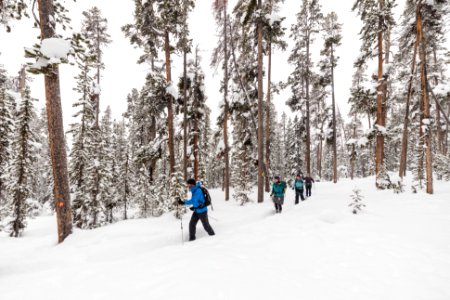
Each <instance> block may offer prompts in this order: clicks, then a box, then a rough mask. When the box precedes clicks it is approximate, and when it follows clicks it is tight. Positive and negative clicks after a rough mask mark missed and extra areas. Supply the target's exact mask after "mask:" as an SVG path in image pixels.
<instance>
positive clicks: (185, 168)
mask: <svg viewBox="0 0 450 300" xmlns="http://www.w3.org/2000/svg"><path fill="white" fill-rule="evenodd" d="M187 148H188V135H187V53H186V49H185V50H184V51H183V174H184V179H185V180H187V179H188V173H187V166H188V157H187Z"/></svg>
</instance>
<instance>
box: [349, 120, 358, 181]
mask: <svg viewBox="0 0 450 300" xmlns="http://www.w3.org/2000/svg"><path fill="white" fill-rule="evenodd" d="M356 116H357V114H356V112H355V113H354V115H353V128H352V129H353V130H352V139H353V144H352V153H351V154H350V178H351V180H353V178H354V177H355V164H356V146H355V142H354V141H355V140H356Z"/></svg>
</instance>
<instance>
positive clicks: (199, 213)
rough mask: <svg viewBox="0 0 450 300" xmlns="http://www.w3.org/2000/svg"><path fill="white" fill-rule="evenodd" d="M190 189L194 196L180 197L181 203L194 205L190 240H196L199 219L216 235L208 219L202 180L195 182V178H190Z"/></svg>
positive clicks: (208, 231) (179, 202)
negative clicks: (188, 197) (189, 197)
mask: <svg viewBox="0 0 450 300" xmlns="http://www.w3.org/2000/svg"><path fill="white" fill-rule="evenodd" d="M187 184H188V187H189V190H190V191H191V193H192V197H191V199H189V200H185V201H183V200H181V199H178V204H181V205H192V208H191V209H193V211H194V212H193V213H192V217H191V221H190V222H189V241H194V240H195V231H196V227H197V223H198V220H200V221H202V225H203V228H205V230H206V232H207V233H208V234H209V235H214V234H215V233H214V230H213V229H212V227H211V225H210V224H209V221H208V207H206V206H204V205H203V204H204V203H205V197H204V196H203V191H202V188H201V186H200V182H197V183H196V182H195V180H194V179H192V178H191V179H189V180H188V181H187Z"/></svg>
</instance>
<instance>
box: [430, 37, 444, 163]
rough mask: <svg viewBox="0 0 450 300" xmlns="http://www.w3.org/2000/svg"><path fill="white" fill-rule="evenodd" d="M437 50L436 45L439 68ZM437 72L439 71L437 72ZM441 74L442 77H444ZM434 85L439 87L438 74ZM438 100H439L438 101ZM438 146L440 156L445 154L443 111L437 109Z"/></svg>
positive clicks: (434, 50) (434, 47)
mask: <svg viewBox="0 0 450 300" xmlns="http://www.w3.org/2000/svg"><path fill="white" fill-rule="evenodd" d="M436 52H437V50H436V45H434V46H433V59H434V65H435V66H437V64H438V60H437V53H436ZM436 72H437V71H436ZM442 75H443V74H442V72H441V76H442ZM434 85H435V86H437V85H439V78H438V76H437V74H435V75H434ZM436 100H438V99H436ZM436 144H437V150H438V152H439V153H440V154H443V153H444V133H443V132H442V127H441V110H440V109H436Z"/></svg>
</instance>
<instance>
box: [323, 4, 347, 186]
mask: <svg viewBox="0 0 450 300" xmlns="http://www.w3.org/2000/svg"><path fill="white" fill-rule="evenodd" d="M322 30H323V32H324V41H325V42H324V48H323V50H322V51H321V55H323V56H324V59H323V60H322V61H321V62H320V67H321V69H322V71H324V72H325V74H326V77H327V79H326V80H327V81H328V82H329V83H330V84H331V98H332V110H333V182H334V183H336V182H337V179H338V174H337V164H338V163H337V159H338V158H337V128H336V103H335V102H336V101H335V93H334V70H335V68H336V66H337V61H338V59H339V57H337V56H336V48H337V47H338V46H339V45H340V44H341V39H342V35H341V31H342V25H341V24H340V23H339V22H338V18H337V15H336V13H334V12H332V13H330V14H328V15H327V16H326V17H325V19H324V20H323V23H322Z"/></svg>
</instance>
